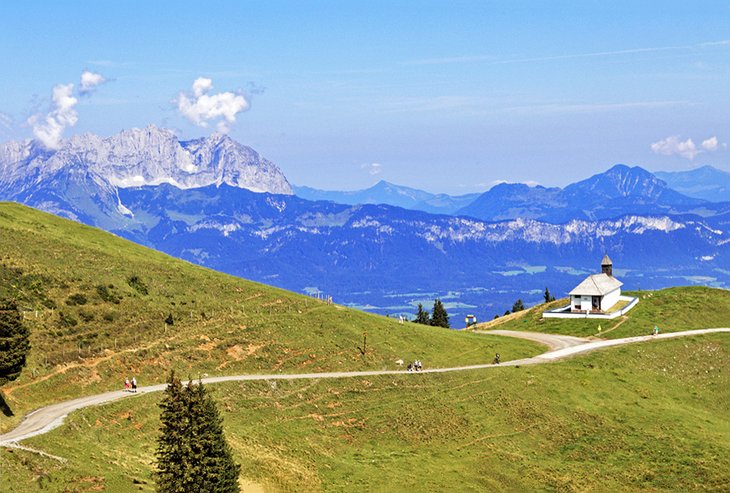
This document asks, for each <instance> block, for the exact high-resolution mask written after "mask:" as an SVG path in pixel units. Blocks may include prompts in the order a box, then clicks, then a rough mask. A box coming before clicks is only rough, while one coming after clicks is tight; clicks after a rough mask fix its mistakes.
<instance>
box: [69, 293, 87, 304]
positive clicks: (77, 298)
mask: <svg viewBox="0 0 730 493" xmlns="http://www.w3.org/2000/svg"><path fill="white" fill-rule="evenodd" d="M86 301H87V299H86V296H84V295H83V294H81V293H75V294H72V295H71V296H69V297H68V298H67V299H66V304H67V305H69V306H74V305H85V304H86Z"/></svg>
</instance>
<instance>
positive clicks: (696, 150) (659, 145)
mask: <svg viewBox="0 0 730 493" xmlns="http://www.w3.org/2000/svg"><path fill="white" fill-rule="evenodd" d="M725 147H726V146H725V144H720V142H719V141H718V140H717V137H716V136H712V137H709V138H707V139H705V140H703V141H702V144H700V146H697V145H696V144H695V143H694V141H693V140H692V139H691V138H688V139H687V140H681V139H680V138H679V135H671V136H669V137H667V138H666V139H662V140H659V141H657V142H654V143H653V144H651V150H652V152H654V154H661V155H663V156H673V155H676V156H682V157H683V158H685V159H689V160H692V159H694V158H696V157H697V156H698V155H699V154H702V153H704V152H713V151H716V150H718V149H720V148H725Z"/></svg>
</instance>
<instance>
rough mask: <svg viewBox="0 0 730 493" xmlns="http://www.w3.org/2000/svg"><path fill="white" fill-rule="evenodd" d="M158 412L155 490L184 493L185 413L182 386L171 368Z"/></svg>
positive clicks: (186, 413) (188, 454)
mask: <svg viewBox="0 0 730 493" xmlns="http://www.w3.org/2000/svg"><path fill="white" fill-rule="evenodd" d="M160 407H161V408H162V413H161V414H160V422H161V423H162V425H161V427H160V431H161V432H162V433H161V434H160V436H159V438H158V439H157V453H156V456H157V472H156V477H155V480H156V481H157V491H159V492H161V493H185V492H186V491H187V490H186V489H185V487H184V486H183V485H184V479H185V475H186V472H187V469H188V468H189V467H190V464H189V463H188V462H189V460H190V447H189V443H188V442H189V440H188V439H187V435H188V433H189V428H190V425H189V416H188V412H187V406H186V403H185V399H184V395H183V386H182V384H181V383H180V379H179V378H177V377H176V376H175V372H174V371H173V372H171V373H170V377H169V378H168V380H167V388H166V389H165V395H164V397H163V398H162V402H160Z"/></svg>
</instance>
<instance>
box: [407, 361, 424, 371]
mask: <svg viewBox="0 0 730 493" xmlns="http://www.w3.org/2000/svg"><path fill="white" fill-rule="evenodd" d="M422 369H423V365H422V364H421V360H420V359H417V360H416V361H414V362H413V363H408V371H421V370H422Z"/></svg>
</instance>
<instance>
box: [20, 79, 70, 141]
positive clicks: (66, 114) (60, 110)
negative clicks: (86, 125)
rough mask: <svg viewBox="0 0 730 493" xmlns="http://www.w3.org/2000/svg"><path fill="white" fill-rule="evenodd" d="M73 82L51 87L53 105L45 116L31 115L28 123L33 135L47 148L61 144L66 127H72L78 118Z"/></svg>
mask: <svg viewBox="0 0 730 493" xmlns="http://www.w3.org/2000/svg"><path fill="white" fill-rule="evenodd" d="M73 89H74V85H73V84H58V85H56V86H55V87H54V88H53V97H52V100H53V107H52V109H51V111H50V112H49V113H48V114H47V115H46V116H45V117H41V116H40V115H33V116H31V117H30V118H29V119H28V123H29V124H30V125H31V126H32V127H33V135H35V137H36V138H37V139H38V140H40V141H41V143H42V144H43V145H44V146H46V147H47V148H48V149H58V148H59V147H60V146H61V136H62V135H63V131H64V129H65V128H66V127H73V126H74V125H76V122H77V121H78V119H79V115H78V113H77V112H76V104H77V103H78V102H79V100H78V99H77V98H75V97H74V96H73Z"/></svg>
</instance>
